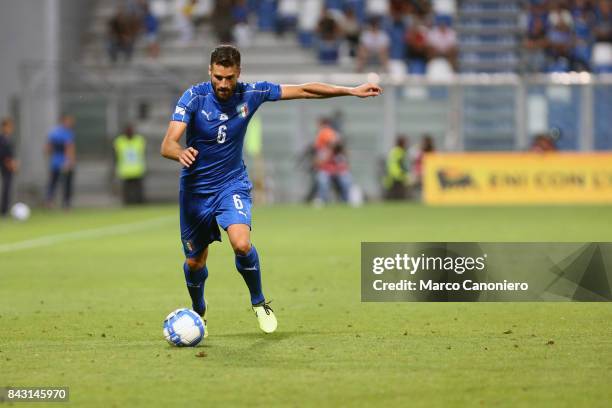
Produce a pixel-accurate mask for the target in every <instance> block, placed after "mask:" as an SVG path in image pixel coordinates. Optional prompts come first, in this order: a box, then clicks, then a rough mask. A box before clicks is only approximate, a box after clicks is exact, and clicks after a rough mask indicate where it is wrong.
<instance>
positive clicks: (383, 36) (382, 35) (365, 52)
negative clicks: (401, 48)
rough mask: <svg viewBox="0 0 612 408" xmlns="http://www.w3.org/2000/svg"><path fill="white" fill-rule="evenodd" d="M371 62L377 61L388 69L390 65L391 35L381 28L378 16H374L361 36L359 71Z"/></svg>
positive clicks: (358, 55) (358, 57)
mask: <svg viewBox="0 0 612 408" xmlns="http://www.w3.org/2000/svg"><path fill="white" fill-rule="evenodd" d="M370 62H377V63H378V64H380V65H381V66H382V68H383V69H384V70H385V71H386V70H388V66H389V36H388V35H387V33H386V32H384V31H383V30H381V28H380V21H379V20H378V18H372V19H371V20H370V22H369V24H368V26H367V28H366V29H365V30H364V31H363V32H362V33H361V37H360V38H359V51H358V54H357V72H362V71H363V68H364V67H365V66H366V65H367V64H368V63H370Z"/></svg>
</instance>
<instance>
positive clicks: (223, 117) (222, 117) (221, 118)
mask: <svg viewBox="0 0 612 408" xmlns="http://www.w3.org/2000/svg"><path fill="white" fill-rule="evenodd" d="M228 119H229V118H228V117H227V115H226V114H225V113H222V114H220V115H219V120H228Z"/></svg>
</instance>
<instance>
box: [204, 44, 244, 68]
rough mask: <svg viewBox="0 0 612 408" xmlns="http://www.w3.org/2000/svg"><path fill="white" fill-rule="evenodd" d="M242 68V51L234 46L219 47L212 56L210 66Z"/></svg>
mask: <svg viewBox="0 0 612 408" xmlns="http://www.w3.org/2000/svg"><path fill="white" fill-rule="evenodd" d="M215 64H216V65H221V66H222V67H226V68H227V67H238V68H240V51H238V48H236V47H234V46H233V45H219V46H218V47H217V48H215V49H214V51H213V52H212V53H211V54H210V65H215Z"/></svg>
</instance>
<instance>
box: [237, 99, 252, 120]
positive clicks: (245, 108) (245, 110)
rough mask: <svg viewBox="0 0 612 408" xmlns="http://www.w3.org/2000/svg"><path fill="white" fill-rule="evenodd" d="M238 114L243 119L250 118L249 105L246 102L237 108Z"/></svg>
mask: <svg viewBox="0 0 612 408" xmlns="http://www.w3.org/2000/svg"><path fill="white" fill-rule="evenodd" d="M236 112H238V113H239V114H240V116H242V117H243V118H246V117H247V116H249V105H248V104H247V103H246V102H245V103H242V104H240V105H238V106H236Z"/></svg>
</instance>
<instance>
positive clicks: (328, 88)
mask: <svg viewBox="0 0 612 408" xmlns="http://www.w3.org/2000/svg"><path fill="white" fill-rule="evenodd" d="M382 91H383V90H382V88H381V87H380V86H378V85H376V84H373V83H365V84H362V85H359V86H355V87H348V86H337V85H330V84H323V83H320V82H310V83H307V84H301V85H281V99H320V98H334V97H337V96H357V97H359V98H368V97H370V96H378V95H380V94H382Z"/></svg>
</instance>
